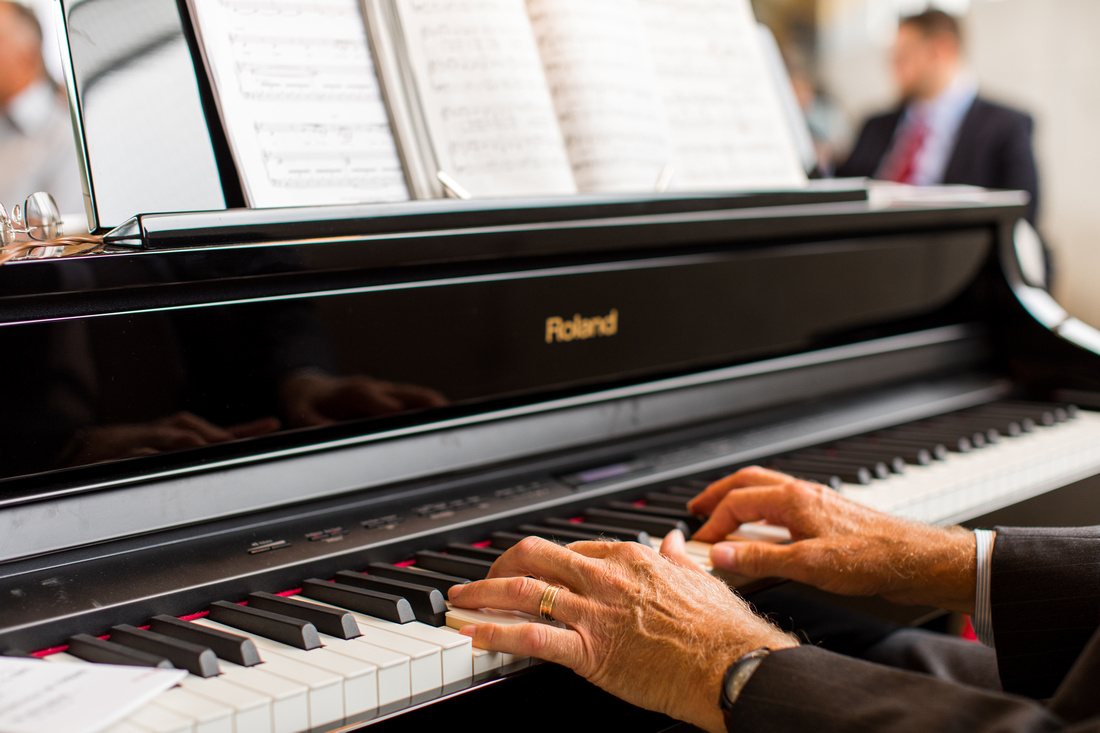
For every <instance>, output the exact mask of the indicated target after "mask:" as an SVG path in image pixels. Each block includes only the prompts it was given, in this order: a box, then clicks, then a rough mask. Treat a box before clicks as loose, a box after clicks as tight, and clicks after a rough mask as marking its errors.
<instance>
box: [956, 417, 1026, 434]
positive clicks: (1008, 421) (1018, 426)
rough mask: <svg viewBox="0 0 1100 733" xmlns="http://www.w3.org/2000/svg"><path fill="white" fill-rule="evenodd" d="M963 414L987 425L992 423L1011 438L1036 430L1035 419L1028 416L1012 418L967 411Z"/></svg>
mask: <svg viewBox="0 0 1100 733" xmlns="http://www.w3.org/2000/svg"><path fill="white" fill-rule="evenodd" d="M965 414H966V415H967V416H969V417H970V418H971V419H973V420H980V421H982V422H984V423H985V424H987V425H992V426H993V427H994V428H996V429H997V430H998V431H999V432H1000V433H1001V434H1002V435H1009V436H1011V437H1013V438H1016V437H1019V436H1021V435H1024V434H1025V433H1034V432H1035V430H1036V425H1035V421H1034V420H1033V419H1031V418H1030V417H1021V418H1014V417H1010V416H1008V415H999V414H996V413H981V412H969V411H968V412H966V413H965Z"/></svg>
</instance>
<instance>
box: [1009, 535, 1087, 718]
mask: <svg viewBox="0 0 1100 733" xmlns="http://www.w3.org/2000/svg"><path fill="white" fill-rule="evenodd" d="M991 569H992V576H991V585H990V601H991V602H992V611H993V637H994V641H995V643H996V647H997V665H998V668H999V669H1000V674H1001V683H1002V684H1003V685H1004V688H1005V690H1007V691H1009V692H1014V693H1017V694H1021V695H1027V696H1029V697H1034V698H1047V697H1050V696H1051V695H1053V694H1054V692H1055V690H1056V688H1057V687H1058V685H1059V684H1060V683H1061V682H1062V680H1063V679H1065V678H1066V675H1067V673H1068V672H1069V670H1070V668H1071V667H1072V666H1073V664H1074V662H1075V661H1076V660H1077V659H1078V657H1079V656H1080V655H1081V652H1082V650H1084V649H1085V647H1086V645H1087V644H1088V643H1089V640H1090V639H1091V638H1092V636H1093V635H1094V634H1095V632H1096V630H1097V626H1098V625H1100V527H1081V528H1068V529H1067V528H1062V529H1055V528H1040V529H1016V528H1011V527H998V528H997V538H996V540H995V541H994V543H993V559H992V566H991Z"/></svg>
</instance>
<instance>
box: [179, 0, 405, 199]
mask: <svg viewBox="0 0 1100 733" xmlns="http://www.w3.org/2000/svg"><path fill="white" fill-rule="evenodd" d="M188 2H189V5H190V7H191V11H192V16H193V18H194V19H195V21H196V22H195V26H196V29H197V31H198V35H199V38H200V45H201V47H202V50H203V56H204V58H205V60H206V64H207V68H208V70H209V72H210V74H211V77H212V81H213V85H214V90H215V97H216V99H217V103H218V108H219V112H220V114H221V118H222V123H223V125H224V126H225V129H226V134H227V136H228V139H229V144H230V147H231V149H232V151H233V155H234V158H235V160H236V163H237V168H238V170H239V171H240V174H241V179H242V181H241V183H242V185H243V187H244V191H245V197H246V199H247V201H248V204H249V205H250V206H254V207H270V206H314V205H322V204H347V203H366V202H376V201H402V200H406V199H408V198H409V194H408V189H407V187H406V184H405V176H404V172H403V169H402V166H401V159H400V157H399V155H398V152H397V146H396V143H395V142H394V137H393V132H392V130H391V129H390V123H389V117H388V115H387V113H386V107H385V104H384V102H383V101H382V94H381V90H380V88H379V85H378V77H377V75H376V74H375V68H374V62H373V60H372V58H371V54H370V46H369V44H368V41H367V35H366V27H365V26H364V24H363V16H362V14H361V12H360V10H359V4H358V2H357V0H188Z"/></svg>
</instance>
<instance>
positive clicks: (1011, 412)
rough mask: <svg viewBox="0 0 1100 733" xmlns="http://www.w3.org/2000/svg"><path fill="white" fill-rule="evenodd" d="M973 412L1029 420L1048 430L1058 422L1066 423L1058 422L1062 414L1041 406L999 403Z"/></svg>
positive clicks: (978, 408) (976, 408)
mask: <svg viewBox="0 0 1100 733" xmlns="http://www.w3.org/2000/svg"><path fill="white" fill-rule="evenodd" d="M973 411H974V412H975V413H978V414H980V415H998V416H1002V417H1010V418H1014V419H1021V418H1029V419H1031V420H1032V421H1033V422H1035V423H1037V424H1038V425H1042V426H1044V427H1048V428H1049V427H1051V426H1053V425H1055V424H1057V423H1058V422H1064V420H1061V421H1060V420H1058V418H1059V417H1062V415H1061V414H1058V413H1056V411H1055V410H1053V409H1050V408H1049V407H1047V406H1044V405H1039V404H1027V403H1024V404H1008V403H1004V402H997V403H994V404H992V405H981V406H979V407H975V408H973Z"/></svg>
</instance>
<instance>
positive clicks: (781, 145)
mask: <svg viewBox="0 0 1100 733" xmlns="http://www.w3.org/2000/svg"><path fill="white" fill-rule="evenodd" d="M637 2H638V6H639V8H640V9H641V12H642V18H643V20H644V23H645V28H646V31H647V35H648V38H649V46H650V48H651V49H652V52H653V60H654V64H655V67H656V71H657V79H658V83H659V85H660V90H661V96H662V97H663V98H664V100H665V107H666V110H667V113H668V116H669V126H670V129H671V132H672V141H673V146H674V148H675V154H676V171H677V176H676V184H675V185H677V186H678V187H681V188H707V187H725V188H744V187H754V188H760V187H769V186H781V187H786V186H791V185H798V184H800V183H801V182H803V181H804V177H803V174H802V172H801V169H800V166H799V164H798V161H797V159H796V157H795V156H794V154H793V149H794V148H793V145H792V143H791V141H790V139H789V132H788V129H787V122H786V120H785V119H784V118H783V116H782V113H781V109H782V108H781V105H780V104H779V101H778V98H777V96H776V91H775V89H774V87H773V85H772V84H771V79H770V76H769V74H768V69H767V66H766V62H765V59H764V57H763V55H762V53H761V49H760V43H759V40H758V38H757V36H756V34H757V33H758V31H757V26H756V21H755V19H754V18H753V15H752V9H751V8H750V7H749V3H748V0H637Z"/></svg>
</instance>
